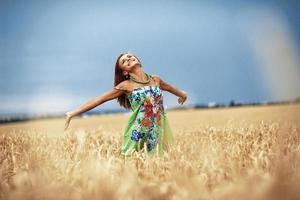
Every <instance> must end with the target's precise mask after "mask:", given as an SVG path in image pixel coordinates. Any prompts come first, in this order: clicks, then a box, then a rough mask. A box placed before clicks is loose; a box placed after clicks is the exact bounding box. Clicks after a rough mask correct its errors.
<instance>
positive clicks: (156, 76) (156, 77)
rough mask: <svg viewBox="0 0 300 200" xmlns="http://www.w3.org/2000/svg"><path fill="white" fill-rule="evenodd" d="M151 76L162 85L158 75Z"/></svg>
mask: <svg viewBox="0 0 300 200" xmlns="http://www.w3.org/2000/svg"><path fill="white" fill-rule="evenodd" d="M151 76H152V77H153V79H154V81H155V82H157V83H158V84H159V85H160V77H159V76H158V75H157V74H152V75H151Z"/></svg>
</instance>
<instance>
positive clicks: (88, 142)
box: [0, 120, 300, 199]
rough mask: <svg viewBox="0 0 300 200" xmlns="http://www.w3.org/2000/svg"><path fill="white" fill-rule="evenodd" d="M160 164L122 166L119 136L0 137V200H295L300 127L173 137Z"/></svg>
mask: <svg viewBox="0 0 300 200" xmlns="http://www.w3.org/2000/svg"><path fill="white" fill-rule="evenodd" d="M174 136H175V144H174V145H173V146H172V147H171V148H170V150H169V152H166V153H165V154H164V156H163V157H161V158H159V157H152V158H149V157H147V156H146V154H145V153H144V152H142V151H141V152H137V153H134V154H133V156H132V158H129V159H127V160H126V162H125V163H124V161H123V160H122V158H121V156H120V153H121V148H120V147H121V140H122V132H121V131H119V132H114V133H112V132H109V131H107V132H106V131H105V130H103V129H94V130H85V129H83V128H81V129H75V130H73V131H68V132H67V133H66V134H64V135H63V134H61V135H57V136H55V137H53V136H49V135H47V134H45V133H43V132H39V131H32V130H31V131H26V130H18V131H16V130H11V131H9V132H8V131H7V132H5V133H4V134H1V135H0V149H1V153H0V166H1V168H0V174H1V175H0V178H1V183H0V194H1V196H0V198H1V199H299V197H300V193H299V189H298V187H299V185H300V173H299V172H300V123H299V122H290V123H280V122H278V121H268V120H267V121H266V120H260V121H259V123H256V124H251V123H245V124H244V125H241V126H236V125H235V124H233V123H231V121H230V120H229V121H228V122H227V123H226V126H223V127H222V128H217V127H215V126H210V125H207V126H199V127H193V128H190V129H180V130H179V129H178V130H175V131H174Z"/></svg>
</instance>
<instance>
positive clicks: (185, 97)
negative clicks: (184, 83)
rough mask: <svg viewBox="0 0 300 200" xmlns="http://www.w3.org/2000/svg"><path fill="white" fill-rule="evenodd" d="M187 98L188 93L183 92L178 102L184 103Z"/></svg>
mask: <svg viewBox="0 0 300 200" xmlns="http://www.w3.org/2000/svg"><path fill="white" fill-rule="evenodd" d="M186 99H187V93H186V92H183V95H182V96H181V97H179V98H178V103H179V104H181V105H182V104H183V103H184V102H185V100H186Z"/></svg>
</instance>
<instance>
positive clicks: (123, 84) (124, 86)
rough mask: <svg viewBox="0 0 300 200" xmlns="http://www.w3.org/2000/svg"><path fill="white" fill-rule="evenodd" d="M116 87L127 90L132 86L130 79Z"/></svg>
mask: <svg viewBox="0 0 300 200" xmlns="http://www.w3.org/2000/svg"><path fill="white" fill-rule="evenodd" d="M114 88H115V89H117V90H122V91H125V92H127V91H128V88H130V81H129V80H124V81H122V82H120V83H119V84H118V85H116V86H114Z"/></svg>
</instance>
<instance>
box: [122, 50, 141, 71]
mask: <svg viewBox="0 0 300 200" xmlns="http://www.w3.org/2000/svg"><path fill="white" fill-rule="evenodd" d="M136 64H139V65H140V64H141V63H140V61H139V60H138V59H137V57H136V56H135V55H133V54H132V53H126V54H124V55H122V56H121V58H120V59H119V66H120V68H121V69H122V70H123V71H130V70H131V69H132V67H133V66H135V65H136Z"/></svg>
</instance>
